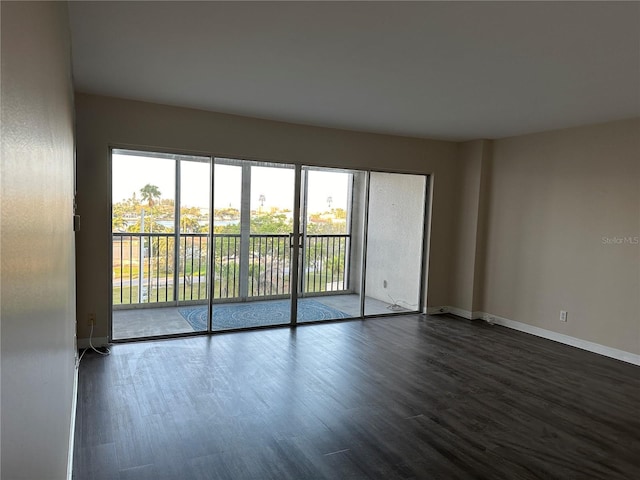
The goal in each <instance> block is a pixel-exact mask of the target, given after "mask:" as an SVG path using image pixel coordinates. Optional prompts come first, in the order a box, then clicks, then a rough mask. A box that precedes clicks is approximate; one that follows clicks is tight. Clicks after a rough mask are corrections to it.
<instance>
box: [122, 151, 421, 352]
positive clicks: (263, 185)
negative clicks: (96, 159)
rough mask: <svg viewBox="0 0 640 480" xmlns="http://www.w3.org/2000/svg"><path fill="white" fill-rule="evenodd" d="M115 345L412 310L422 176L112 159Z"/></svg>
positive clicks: (182, 159) (201, 160)
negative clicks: (193, 334) (177, 335)
mask: <svg viewBox="0 0 640 480" xmlns="http://www.w3.org/2000/svg"><path fill="white" fill-rule="evenodd" d="M111 165H112V233H111V242H112V279H111V282H112V289H111V290H112V292H111V293H112V339H115V340H125V339H133V338H145V337H157V336H164V335H175V334H187V333H196V332H207V331H223V330H234V329H243V328H255V327H262V326H270V325H287V324H292V323H296V322H297V323H305V322H315V321H323V320H336V319H344V318H360V317H364V316H371V315H380V314H389V313H399V312H410V311H418V310H419V309H420V308H421V301H422V291H423V287H422V283H423V282H422V266H423V258H422V257H423V245H424V238H423V237H424V225H425V223H424V215H425V195H426V193H425V189H426V178H427V177H426V176H423V175H405V174H396V173H379V172H367V171H359V170H346V169H335V168H320V167H312V166H294V165H287V164H280V163H269V162H257V161H247V160H239V159H229V158H215V159H213V158H211V157H201V156H189V155H173V154H166V153H153V152H141V151H133V150H119V149H114V150H113V151H112V162H111Z"/></svg>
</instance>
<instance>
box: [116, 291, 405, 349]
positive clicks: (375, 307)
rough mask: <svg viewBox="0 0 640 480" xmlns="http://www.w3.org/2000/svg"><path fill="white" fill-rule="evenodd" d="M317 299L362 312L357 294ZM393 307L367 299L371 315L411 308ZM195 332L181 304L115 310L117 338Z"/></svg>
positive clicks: (367, 307)
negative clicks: (182, 310) (398, 308)
mask: <svg viewBox="0 0 640 480" xmlns="http://www.w3.org/2000/svg"><path fill="white" fill-rule="evenodd" d="M313 299H314V300H316V301H318V302H320V303H323V304H325V305H327V306H329V307H333V308H336V309H338V310H340V311H342V312H344V313H346V314H349V315H353V316H354V317H357V316H358V315H359V312H360V297H359V296H358V295H355V294H354V295H327V296H319V297H313ZM390 307H391V305H390V304H389V303H386V302H382V301H380V300H377V299H374V298H371V297H367V298H366V299H365V313H366V314H367V315H380V314H385V313H392V312H394V313H395V312H403V311H407V310H404V309H401V310H395V309H394V310H391V309H390ZM238 328H242V326H241V325H240V326H239V327H238ZM191 332H193V328H192V327H191V325H190V324H189V323H188V322H187V321H186V320H185V319H184V318H183V317H182V315H180V313H179V312H178V308H177V307H164V308H132V309H128V310H114V311H113V339H114V340H126V339H133V338H143V337H153V336H157V335H175V334H181V333H191Z"/></svg>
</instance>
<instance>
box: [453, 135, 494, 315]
mask: <svg viewBox="0 0 640 480" xmlns="http://www.w3.org/2000/svg"><path fill="white" fill-rule="evenodd" d="M485 142H486V141H483V140H474V141H470V142H464V143H460V144H458V152H457V160H458V168H459V171H458V172H457V188H456V191H457V195H456V205H455V210H456V215H455V216H454V218H453V221H454V230H453V235H452V238H451V243H452V249H453V251H454V252H455V255H454V256H453V261H452V263H451V274H450V277H449V278H450V282H451V284H450V288H449V291H450V295H451V306H454V307H456V308H460V309H463V310H466V311H469V312H473V310H474V309H475V308H477V306H476V307H475V308H474V305H473V288H474V271H475V268H476V241H477V230H478V213H479V210H478V208H479V201H480V178H481V174H482V155H483V150H484V143H485Z"/></svg>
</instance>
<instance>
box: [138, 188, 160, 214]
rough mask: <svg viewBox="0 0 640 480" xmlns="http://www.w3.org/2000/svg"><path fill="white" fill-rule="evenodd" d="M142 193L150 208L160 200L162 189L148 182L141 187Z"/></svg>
mask: <svg viewBox="0 0 640 480" xmlns="http://www.w3.org/2000/svg"><path fill="white" fill-rule="evenodd" d="M140 195H141V196H142V200H144V201H145V202H147V204H148V205H149V208H151V207H153V206H154V205H155V204H156V202H157V201H158V200H160V196H161V195H162V194H161V193H160V189H159V188H158V187H156V186H155V185H151V184H149V183H147V184H146V185H145V186H144V187H142V188H141V189H140Z"/></svg>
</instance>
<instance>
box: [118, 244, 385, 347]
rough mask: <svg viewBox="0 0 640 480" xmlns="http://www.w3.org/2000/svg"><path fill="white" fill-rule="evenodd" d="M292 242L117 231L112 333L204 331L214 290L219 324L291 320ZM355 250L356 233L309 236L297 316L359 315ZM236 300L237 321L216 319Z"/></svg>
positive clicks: (377, 304)
mask: <svg viewBox="0 0 640 480" xmlns="http://www.w3.org/2000/svg"><path fill="white" fill-rule="evenodd" d="M210 241H213V244H212V245H211V247H210V245H209V242H210ZM289 242H290V238H289V235H286V234H250V235H247V236H246V238H243V236H242V235H241V234H216V235H214V236H213V237H210V236H209V235H208V234H206V233H187V234H181V235H179V236H178V235H176V234H175V233H143V234H140V233H128V232H127V233H113V234H112V248H113V267H112V270H113V279H112V293H113V299H112V301H113V338H114V339H127V338H138V337H149V336H155V335H169V334H177V333H189V332H193V331H202V330H206V326H204V328H203V325H206V323H203V320H202V318H204V317H203V316H204V315H206V306H207V305H208V303H209V300H208V299H209V296H212V297H213V302H212V303H213V304H214V307H213V311H214V315H213V321H212V329H213V330H226V329H230V328H245V327H249V326H256V322H257V324H259V325H273V324H281V323H288V322H289V320H288V319H287V317H286V316H284V317H283V311H284V310H286V309H287V308H288V306H289V305H290V304H289V303H288V300H287V299H289V298H290V294H291V283H290V273H291V253H290V252H291V249H290V246H289ZM210 251H211V252H212V253H213V256H214V258H213V262H212V265H213V270H212V271H211V272H209V271H208V265H209V258H208V256H209V255H210ZM352 253H353V252H351V236H350V235H347V234H323V235H306V236H305V237H304V239H303V243H302V252H301V259H302V260H303V263H302V265H303V267H302V268H301V270H300V278H299V281H300V290H299V291H300V292H302V294H301V296H300V297H301V298H299V308H298V316H299V317H300V318H299V319H298V321H300V322H304V321H313V320H321V319H327V318H333V317H335V318H349V317H358V316H359V315H360V297H359V295H357V294H356V293H355V291H354V290H353V289H351V288H350V278H349V265H350V261H351V256H352ZM269 302H271V303H269ZM274 302H275V303H274ZM367 302H368V303H367V306H368V311H369V310H370V309H371V308H375V309H376V311H377V312H378V313H389V309H388V307H389V304H388V303H386V302H382V301H378V300H374V299H368V300H367ZM372 302H373V303H372ZM312 303H313V305H312V306H313V309H312V310H310V312H311V313H309V314H305V313H304V311H306V310H305V309H308V308H307V307H308V306H310V305H311V304H312ZM222 305H224V308H222ZM233 305H243V308H244V314H243V315H240V316H238V315H235V316H234V320H233V323H229V320H228V319H226V320H224V319H222V317H220V321H218V316H217V313H218V310H220V313H221V315H224V314H225V312H226V311H227V310H229V309H230V308H232V307H233ZM248 306H250V309H249V310H248V309H247V307H248ZM267 307H269V308H267ZM274 308H276V309H277V310H274ZM197 309H199V310H197ZM314 309H315V310H314ZM194 312H195V313H194ZM270 312H271V313H270ZM273 312H277V313H273ZM327 312H328V313H327ZM227 313H228V312H227ZM368 313H369V312H368ZM195 314H198V315H200V317H201V319H200V321H199V323H198V322H194V321H193V318H192V317H193V315H195ZM318 315H320V316H321V318H315V317H316V316H318ZM257 316H260V318H256V317H257ZM327 316H328V317H327ZM283 318H284V319H285V320H286V321H283Z"/></svg>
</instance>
